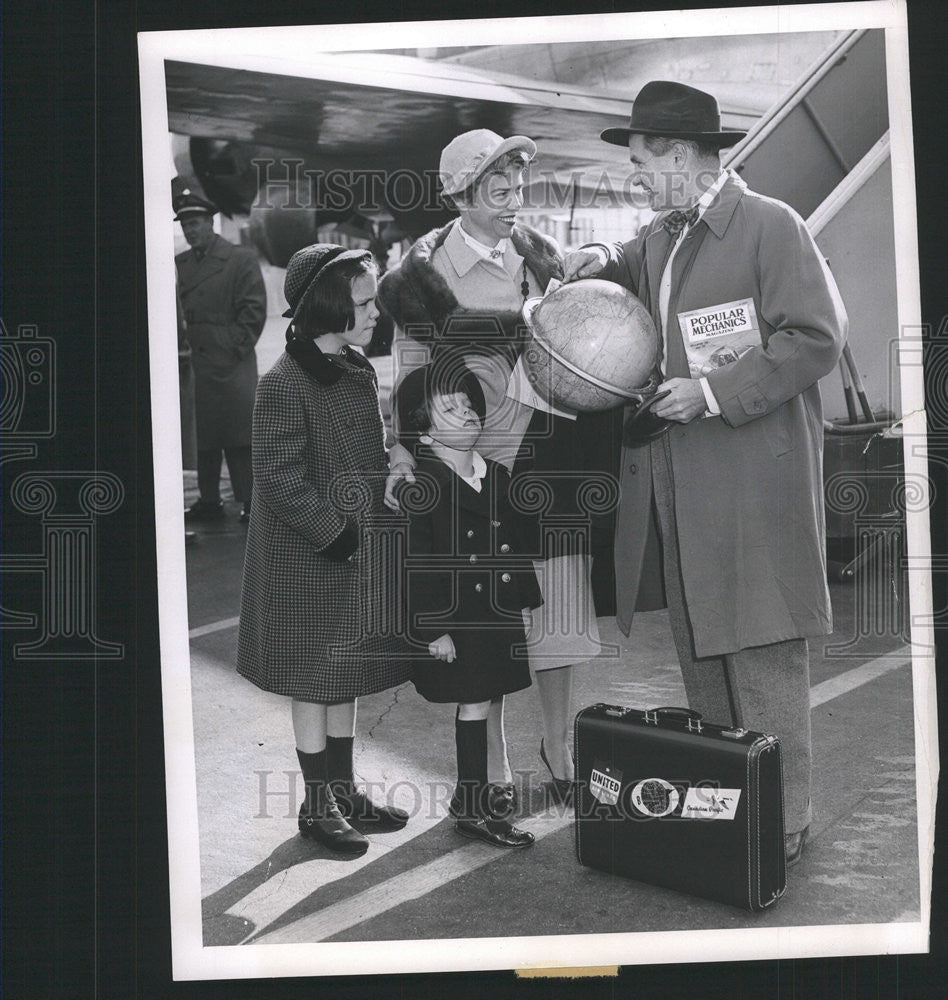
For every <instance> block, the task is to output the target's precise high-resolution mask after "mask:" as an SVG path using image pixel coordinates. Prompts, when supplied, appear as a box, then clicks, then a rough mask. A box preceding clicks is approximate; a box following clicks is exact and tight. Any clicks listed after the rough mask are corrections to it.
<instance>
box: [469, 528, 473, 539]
mask: <svg viewBox="0 0 948 1000" xmlns="http://www.w3.org/2000/svg"><path fill="white" fill-rule="evenodd" d="M467 537H468V538H473V537H474V529H473V528H468V529H467Z"/></svg>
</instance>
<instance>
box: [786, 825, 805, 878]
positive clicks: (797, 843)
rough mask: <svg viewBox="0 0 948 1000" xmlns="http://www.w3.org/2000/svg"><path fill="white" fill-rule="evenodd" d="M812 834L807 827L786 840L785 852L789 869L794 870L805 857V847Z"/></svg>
mask: <svg viewBox="0 0 948 1000" xmlns="http://www.w3.org/2000/svg"><path fill="white" fill-rule="evenodd" d="M809 834H810V828H809V827H808V826H805V827H804V828H803V829H802V830H800V831H799V832H798V833H791V834H789V835H788V836H786V837H785V838H784V850H785V853H786V858H787V867H788V868H792V867H793V866H794V865H795V864H796V863H797V862H798V861H799V860H800V858H801V857H802V856H803V845H804V844H805V843H806V838H807V837H808V836H809Z"/></svg>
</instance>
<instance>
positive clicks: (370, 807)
mask: <svg viewBox="0 0 948 1000" xmlns="http://www.w3.org/2000/svg"><path fill="white" fill-rule="evenodd" d="M335 799H336V805H338V807H339V812H340V813H341V814H342V816H343V818H344V819H346V820H348V821H349V822H350V823H351V824H352V825H353V826H354V827H355V828H356V829H357V830H364V831H365V832H366V833H391V832H392V831H393V830H401V829H403V828H404V826H405V824H406V823H407V822H408V813H407V812H405V810H404V809H399V808H397V807H396V806H382V805H379V804H378V803H377V802H373V801H372V800H371V799H370V798H369V797H368V795H366V794H365V792H364V791H362V789H358V788H354V789H352V790H351V791H348V790H345V791H342V790H339V791H335Z"/></svg>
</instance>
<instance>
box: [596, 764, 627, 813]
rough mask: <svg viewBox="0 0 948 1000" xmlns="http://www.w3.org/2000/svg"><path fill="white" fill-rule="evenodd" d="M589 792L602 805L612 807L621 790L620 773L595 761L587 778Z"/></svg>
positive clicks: (617, 799) (607, 765)
mask: <svg viewBox="0 0 948 1000" xmlns="http://www.w3.org/2000/svg"><path fill="white" fill-rule="evenodd" d="M589 790H590V792H592V794H593V795H595V797H596V798H597V799H599V801H600V802H602V803H603V804H604V805H607V806H614V805H615V804H616V803H617V802H618V801H619V792H620V791H621V790H622V772H621V771H619V770H616V768H614V767H611V766H610V765H609V764H606V763H604V762H603V761H601V760H597V761H596V762H595V764H594V766H593V769H592V774H591V775H590V776H589Z"/></svg>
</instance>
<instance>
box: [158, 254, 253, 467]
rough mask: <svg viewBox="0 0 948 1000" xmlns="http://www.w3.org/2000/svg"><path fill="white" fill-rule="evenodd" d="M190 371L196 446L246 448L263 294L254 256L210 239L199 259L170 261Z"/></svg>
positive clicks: (184, 256) (183, 256) (189, 256)
mask: <svg viewBox="0 0 948 1000" xmlns="http://www.w3.org/2000/svg"><path fill="white" fill-rule="evenodd" d="M175 263H176V264H177V268H178V289H179V291H180V294H181V304H182V306H183V307H184V317H185V320H186V322H187V330H188V342H189V343H190V345H191V365H192V367H193V368H194V380H195V411H196V422H197V445H198V448H200V449H212V448H236V447H243V446H246V445H249V444H250V436H251V422H252V417H253V398H254V390H255V389H256V387H257V357H256V354H255V353H254V345H255V344H256V343H257V339H258V338H259V336H260V332H261V331H262V330H263V324H264V323H265V322H266V318H267V293H266V288H265V287H264V284H263V276H262V275H261V273H260V265H259V264H258V263H257V259H256V257H255V256H254V254H253V251H251V250H248V249H246V248H245V247H236V246H234V245H233V244H232V243H228V242H227V240H225V239H223V238H222V237H220V236H218V235H216V234H215V236H214V239H213V241H212V243H211V245H210V246H209V247H208V249H207V252H206V253H205V254H204V256H203V257H202V258H201V259H200V260H198V258H197V255H196V254H195V253H194V251H193V250H185V251H184V253H180V254H178V256H177V257H176V258H175Z"/></svg>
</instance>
